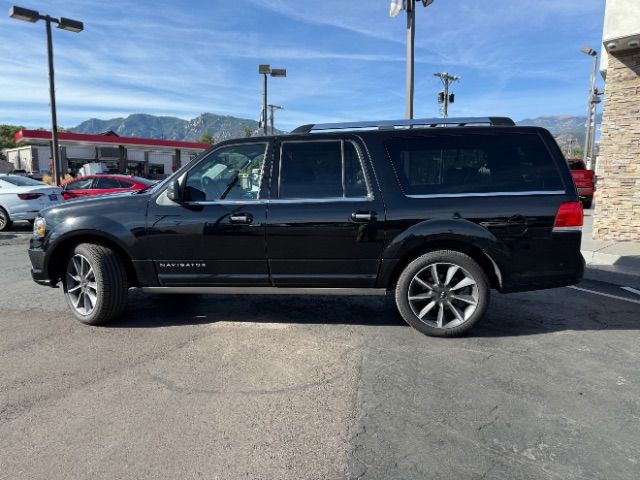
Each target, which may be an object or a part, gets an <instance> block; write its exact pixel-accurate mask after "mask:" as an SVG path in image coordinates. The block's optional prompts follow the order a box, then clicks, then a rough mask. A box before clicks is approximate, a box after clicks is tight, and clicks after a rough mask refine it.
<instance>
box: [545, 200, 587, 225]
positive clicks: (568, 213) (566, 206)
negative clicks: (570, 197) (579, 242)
mask: <svg viewBox="0 0 640 480" xmlns="http://www.w3.org/2000/svg"><path fill="white" fill-rule="evenodd" d="M583 220H584V217H583V214H582V203H581V202H564V203H563V204H561V205H560V208H558V213H556V219H555V221H554V222H553V231H554V232H575V231H580V230H582V223H583Z"/></svg>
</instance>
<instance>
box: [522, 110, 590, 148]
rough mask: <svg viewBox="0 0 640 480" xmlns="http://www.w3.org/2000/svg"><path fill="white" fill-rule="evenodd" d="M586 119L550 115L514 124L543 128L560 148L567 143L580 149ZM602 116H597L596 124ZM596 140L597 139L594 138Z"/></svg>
mask: <svg viewBox="0 0 640 480" xmlns="http://www.w3.org/2000/svg"><path fill="white" fill-rule="evenodd" d="M586 120H587V117H586V116H585V115H582V116H580V115H577V116H572V115H550V116H543V117H536V118H525V119H524V120H520V121H519V122H516V123H517V124H518V125H531V126H535V127H543V128H546V129H547V130H549V131H550V132H551V133H552V134H553V136H554V137H556V140H557V141H558V143H559V144H560V146H561V147H563V148H564V147H565V145H566V144H568V143H569V142H572V141H573V142H575V143H576V144H577V145H579V146H580V147H582V146H583V145H584V135H585V127H584V124H585V123H586ZM601 121H602V114H598V115H597V118H596V123H597V124H600V122H601ZM596 139H597V137H596Z"/></svg>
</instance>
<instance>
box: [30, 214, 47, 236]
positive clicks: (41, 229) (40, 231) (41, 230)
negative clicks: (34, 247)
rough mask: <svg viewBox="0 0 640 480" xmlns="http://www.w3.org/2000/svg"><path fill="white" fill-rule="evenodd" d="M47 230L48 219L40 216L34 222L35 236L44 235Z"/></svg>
mask: <svg viewBox="0 0 640 480" xmlns="http://www.w3.org/2000/svg"><path fill="white" fill-rule="evenodd" d="M46 232H47V221H46V220H45V219H44V217H38V218H36V219H35V221H34V222H33V236H34V237H44V234H45V233H46Z"/></svg>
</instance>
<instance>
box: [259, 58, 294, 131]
mask: <svg viewBox="0 0 640 480" xmlns="http://www.w3.org/2000/svg"><path fill="white" fill-rule="evenodd" d="M258 73H259V74H261V75H263V77H264V81H263V84H262V113H261V115H260V122H261V123H262V134H263V135H265V136H266V135H267V75H270V76H272V77H286V76H287V70H286V69H285V68H271V65H267V64H260V65H258Z"/></svg>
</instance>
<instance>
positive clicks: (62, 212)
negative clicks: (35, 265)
mask: <svg viewBox="0 0 640 480" xmlns="http://www.w3.org/2000/svg"><path fill="white" fill-rule="evenodd" d="M149 197H150V195H149V194H147V193H141V194H136V193H135V192H125V193H113V194H108V195H96V196H91V197H83V198H79V199H73V200H66V201H64V202H62V203H58V204H56V205H54V206H51V207H48V208H45V209H43V210H42V211H41V212H40V215H41V216H43V217H45V218H47V220H53V221H63V220H67V221H68V220H69V219H73V218H74V217H78V218H79V217H104V216H106V217H114V218H115V217H118V215H119V214H122V213H124V212H127V213H129V214H130V213H134V214H135V213H137V212H139V213H140V215H142V216H144V215H145V213H146V206H147V202H148V201H149Z"/></svg>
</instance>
